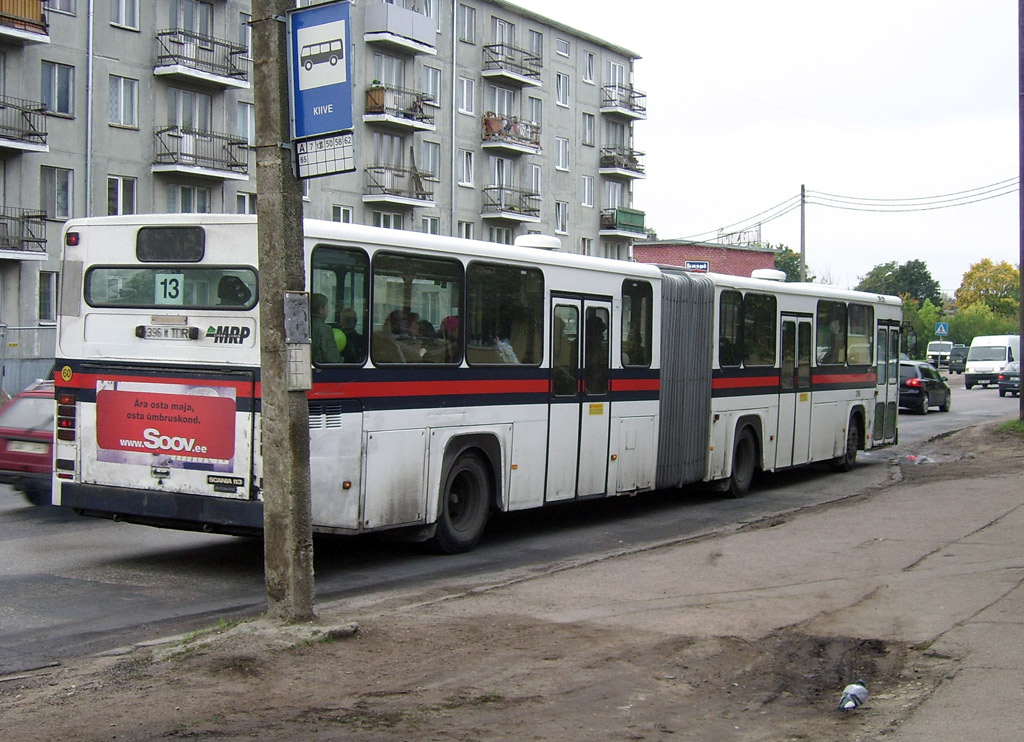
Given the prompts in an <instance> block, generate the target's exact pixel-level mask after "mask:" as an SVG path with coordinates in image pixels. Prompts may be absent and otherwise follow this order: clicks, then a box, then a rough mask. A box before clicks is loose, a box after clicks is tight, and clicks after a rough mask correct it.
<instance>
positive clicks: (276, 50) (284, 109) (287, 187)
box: [252, 0, 314, 622]
mask: <svg viewBox="0 0 1024 742" xmlns="http://www.w3.org/2000/svg"><path fill="white" fill-rule="evenodd" d="M294 7H295V2H294V0H253V2H252V18H253V20H252V47H253V55H252V56H253V92H254V96H253V97H254V98H255V101H256V194H257V199H256V208H257V216H258V219H259V258H260V285H259V289H260V328H261V330H260V365H261V367H262V371H261V386H262V394H261V402H262V416H261V427H262V451H263V528H264V533H263V539H264V546H263V553H264V575H265V579H266V583H267V602H268V606H267V614H268V616H269V618H270V619H271V620H275V621H282V622H296V621H305V620H309V619H312V618H313V617H314V614H313V532H312V516H311V513H310V494H309V491H310V488H309V405H308V402H307V400H306V393H305V392H304V391H288V387H287V383H286V379H287V373H286V371H287V358H286V348H285V335H284V294H285V292H286V291H305V288H306V277H305V270H304V268H303V259H302V234H303V233H302V189H301V186H300V183H299V180H298V178H296V177H295V175H293V173H292V164H291V150H290V149H288V148H287V147H286V146H285V145H286V143H288V142H289V141H290V126H289V120H288V65H287V60H288V48H287V34H286V24H285V13H286V11H287V10H289V9H291V8H294Z"/></svg>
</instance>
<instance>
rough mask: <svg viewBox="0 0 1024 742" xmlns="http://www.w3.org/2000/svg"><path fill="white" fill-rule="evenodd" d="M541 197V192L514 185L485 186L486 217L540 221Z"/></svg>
mask: <svg viewBox="0 0 1024 742" xmlns="http://www.w3.org/2000/svg"><path fill="white" fill-rule="evenodd" d="M540 204H541V198H540V194H539V193H535V192H534V191H528V190H526V189H524V188H513V187H512V186H488V187H486V188H484V204H483V210H482V212H481V216H483V218H484V219H507V220H509V221H515V222H539V221H540Z"/></svg>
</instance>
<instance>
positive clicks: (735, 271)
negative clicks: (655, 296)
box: [633, 240, 776, 276]
mask: <svg viewBox="0 0 1024 742" xmlns="http://www.w3.org/2000/svg"><path fill="white" fill-rule="evenodd" d="M775 252H776V251H775V250H773V249H771V248H770V247H758V246H752V245H723V244H720V243H717V242H691V241H688V240H657V241H652V242H635V243H633V258H634V259H635V260H636V261H637V262H638V263H657V264H659V265H679V266H683V267H685V266H686V264H687V261H696V262H706V263H707V264H708V265H707V268H708V270H710V271H712V272H713V273H727V274H729V275H732V276H749V275H750V274H751V272H753V271H755V270H757V269H758V268H775Z"/></svg>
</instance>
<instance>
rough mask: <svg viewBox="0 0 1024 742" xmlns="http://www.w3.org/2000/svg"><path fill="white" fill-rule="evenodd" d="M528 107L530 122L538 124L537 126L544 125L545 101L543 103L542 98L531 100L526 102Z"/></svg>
mask: <svg viewBox="0 0 1024 742" xmlns="http://www.w3.org/2000/svg"><path fill="white" fill-rule="evenodd" d="M526 106H527V110H528V114H527V115H528V116H529V117H530V121H532V122H533V123H535V124H537V126H540V125H541V124H543V123H544V121H543V120H542V119H543V118H544V101H542V100H541V99H540V98H529V99H527V101H526Z"/></svg>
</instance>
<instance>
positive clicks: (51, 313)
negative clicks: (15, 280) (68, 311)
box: [39, 271, 57, 322]
mask: <svg viewBox="0 0 1024 742" xmlns="http://www.w3.org/2000/svg"><path fill="white" fill-rule="evenodd" d="M39 321H40V322H56V321H57V274H56V273H54V272H52V271H39Z"/></svg>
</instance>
